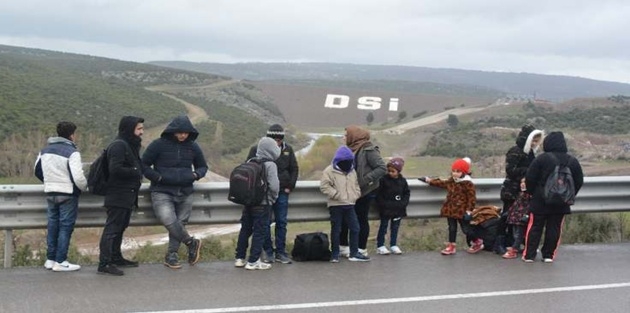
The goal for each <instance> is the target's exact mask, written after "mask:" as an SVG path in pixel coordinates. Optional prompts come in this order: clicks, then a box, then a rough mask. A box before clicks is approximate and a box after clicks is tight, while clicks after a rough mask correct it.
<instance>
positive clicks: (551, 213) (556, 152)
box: [523, 132, 584, 263]
mask: <svg viewBox="0 0 630 313" xmlns="http://www.w3.org/2000/svg"><path fill="white" fill-rule="evenodd" d="M543 148H544V150H545V153H543V154H541V155H539V156H538V157H536V159H534V161H533V162H532V164H530V166H529V169H528V170H527V174H525V183H526V185H527V192H528V193H530V194H532V200H531V207H530V217H529V224H528V225H527V233H526V235H525V236H526V238H527V239H526V241H525V243H526V247H525V251H523V261H525V262H533V261H534V259H535V258H536V249H538V244H539V243H540V238H541V237H542V234H543V228H544V229H545V241H544V242H543V246H542V248H541V249H540V252H541V253H542V257H543V261H544V262H545V263H551V262H553V260H554V258H555V257H556V250H557V248H558V244H559V243H560V234H561V232H562V223H563V221H564V216H565V215H566V214H570V213H571V206H569V205H568V204H564V203H563V204H556V205H549V204H547V203H545V198H544V193H545V183H546V181H547V177H549V175H551V174H552V173H553V171H554V168H555V167H556V165H564V164H566V166H567V167H568V168H569V169H570V170H571V175H572V177H573V182H574V184H575V194H576V195H577V193H578V192H579V191H580V188H582V184H583V183H584V174H583V173H582V166H581V165H580V162H579V161H578V160H577V159H576V158H575V157H573V156H571V155H569V154H568V153H567V151H568V150H567V143H566V141H565V139H564V134H563V133H562V132H552V133H550V134H549V135H548V136H547V137H545V140H544V142H543Z"/></svg>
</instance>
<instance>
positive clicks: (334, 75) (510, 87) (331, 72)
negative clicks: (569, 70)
mask: <svg viewBox="0 0 630 313" xmlns="http://www.w3.org/2000/svg"><path fill="white" fill-rule="evenodd" d="M151 64H156V65H161V66H167V67H172V68H178V69H186V70H191V71H199V72H204V73H213V74H217V75H226V76H230V77H235V78H240V79H250V80H258V81H265V80H298V81H299V80H333V81H369V80H396V81H411V82H423V83H434V84H441V85H443V86H449V85H451V86H458V87H457V88H459V87H460V86H478V87H480V88H481V87H482V88H486V89H490V90H496V91H498V92H501V93H506V94H509V95H512V96H519V97H521V96H525V97H528V98H531V99H534V98H541V99H547V100H552V101H564V100H569V99H572V98H577V97H607V96H611V95H618V94H622V95H629V94H630V84H623V83H616V82H606V81H598V80H593V79H586V78H579V77H571V76H555V75H540V74H529V73H502V72H485V71H473V70H459V69H441V68H427V67H412V66H393V65H360V64H334V63H238V64H221V63H195V62H182V61H156V62H151Z"/></svg>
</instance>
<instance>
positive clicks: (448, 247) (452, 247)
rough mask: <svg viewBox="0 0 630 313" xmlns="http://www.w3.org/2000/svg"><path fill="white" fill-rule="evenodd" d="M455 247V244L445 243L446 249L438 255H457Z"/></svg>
mask: <svg viewBox="0 0 630 313" xmlns="http://www.w3.org/2000/svg"><path fill="white" fill-rule="evenodd" d="M456 247H457V245H456V244H455V243H452V242H448V243H446V248H444V249H443V250H442V251H440V253H442V254H443V255H453V254H455V253H457V249H456Z"/></svg>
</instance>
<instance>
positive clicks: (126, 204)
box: [98, 116, 144, 276]
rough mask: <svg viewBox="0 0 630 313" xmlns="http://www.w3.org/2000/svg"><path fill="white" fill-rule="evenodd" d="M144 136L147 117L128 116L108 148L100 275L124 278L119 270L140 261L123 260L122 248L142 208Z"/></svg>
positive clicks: (124, 118)
mask: <svg viewBox="0 0 630 313" xmlns="http://www.w3.org/2000/svg"><path fill="white" fill-rule="evenodd" d="M143 133H144V119H143V118H141V117H135V116H124V117H123V118H122V119H121V120H120V123H119V124H118V136H117V137H116V140H114V141H113V142H112V143H111V144H110V145H109V147H108V148H107V165H108V170H109V178H108V180H107V193H106V195H105V208H106V209H107V221H106V222H105V229H103V235H102V236H101V242H100V245H99V247H100V255H99V264H98V273H99V274H109V275H115V276H122V275H124V272H123V271H121V270H120V269H118V267H137V266H138V262H134V261H130V260H126V259H124V258H123V256H122V253H121V245H122V239H123V233H124V232H125V230H126V229H127V227H128V226H129V221H130V219H131V210H132V209H133V208H134V207H137V206H138V192H139V190H140V184H141V180H142V164H141V163H140V144H141V142H142V134H143Z"/></svg>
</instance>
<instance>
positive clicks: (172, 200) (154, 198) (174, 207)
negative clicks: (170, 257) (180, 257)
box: [151, 192, 193, 254]
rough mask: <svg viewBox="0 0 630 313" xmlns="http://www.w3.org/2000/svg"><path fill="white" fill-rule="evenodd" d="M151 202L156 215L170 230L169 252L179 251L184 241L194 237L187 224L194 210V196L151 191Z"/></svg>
mask: <svg viewBox="0 0 630 313" xmlns="http://www.w3.org/2000/svg"><path fill="white" fill-rule="evenodd" d="M151 202H152V203H153V212H154V213H155V216H156V217H157V218H158V219H160V222H162V224H163V225H164V227H166V230H168V250H167V251H168V253H169V254H170V253H172V252H177V251H178V250H179V246H180V245H181V243H182V242H184V243H186V242H189V241H190V239H191V238H192V237H191V236H190V234H188V231H186V224H188V219H189V218H190V213H191V212H192V202H193V196H192V195H184V194H178V195H176V196H173V195H171V194H168V193H163V192H151Z"/></svg>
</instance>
